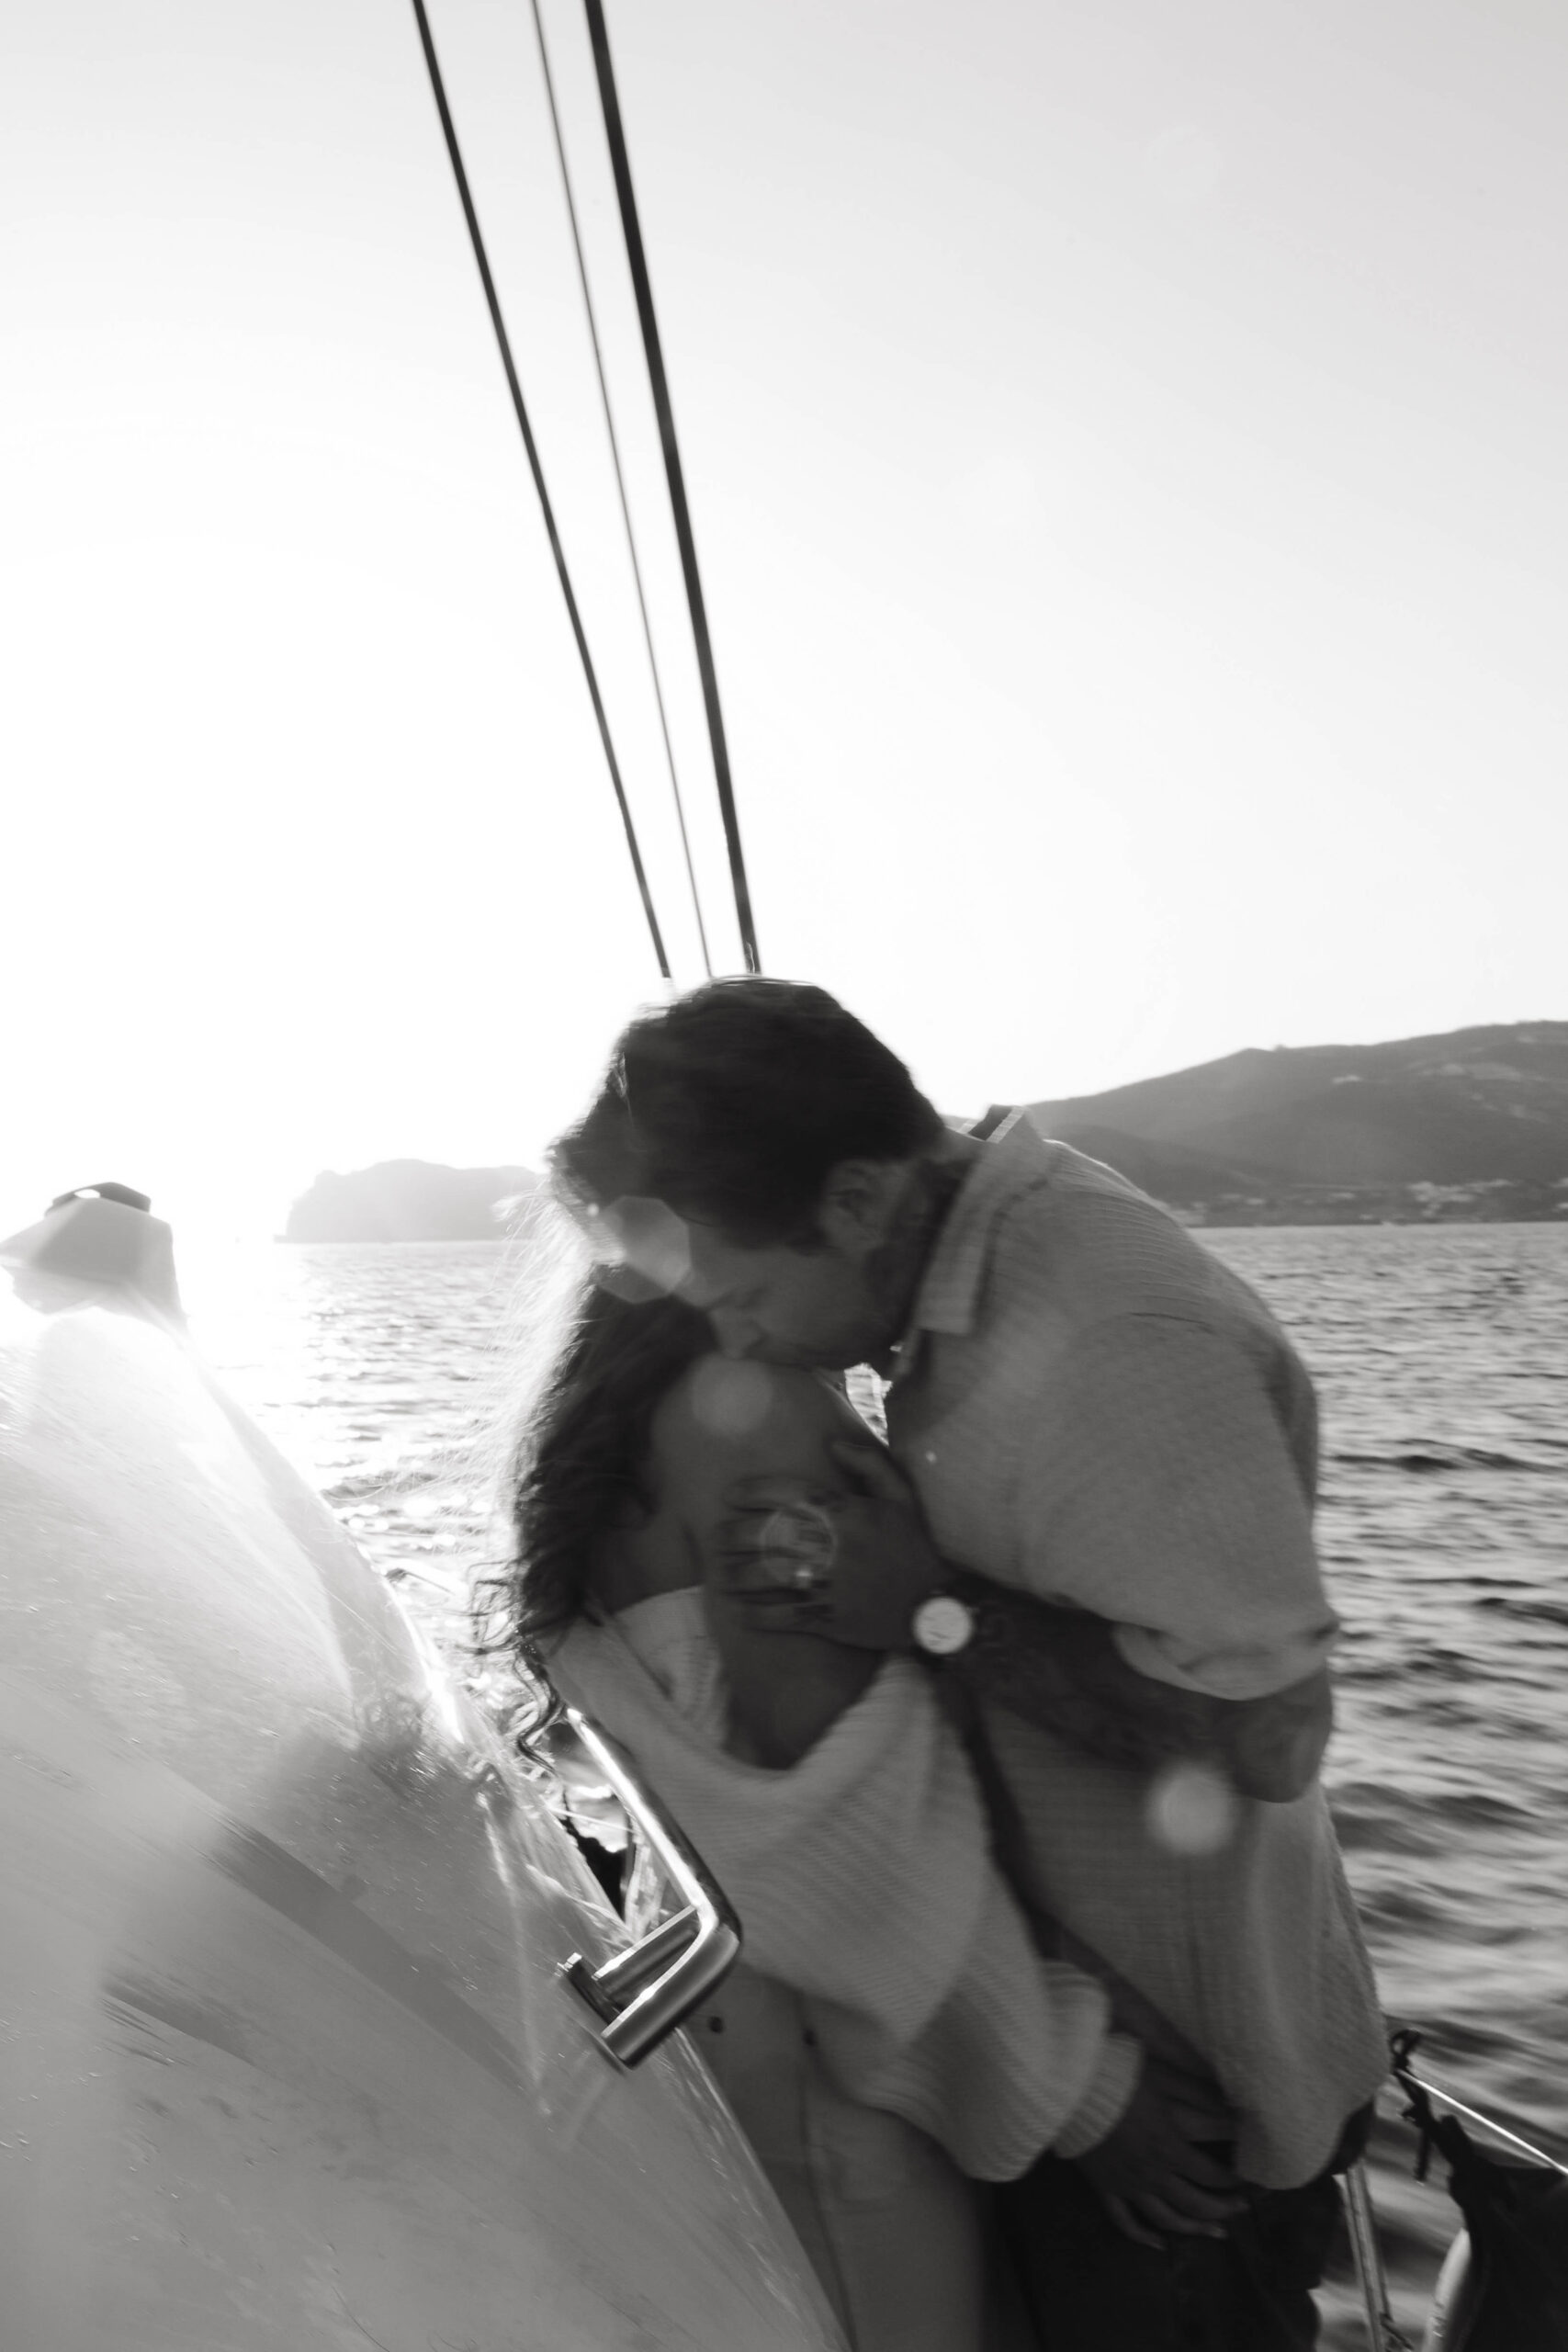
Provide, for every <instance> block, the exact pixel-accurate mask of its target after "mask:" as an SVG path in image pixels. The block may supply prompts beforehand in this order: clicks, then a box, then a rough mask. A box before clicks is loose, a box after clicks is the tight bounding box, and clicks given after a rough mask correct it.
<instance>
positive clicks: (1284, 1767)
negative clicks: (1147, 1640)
mask: <svg viewBox="0 0 1568 2352" xmlns="http://www.w3.org/2000/svg"><path fill="white" fill-rule="evenodd" d="M946 1589H947V1590H948V1591H950V1592H953V1593H956V1594H957V1595H958V1597H959V1599H960V1600H964V1602H966V1603H967V1604H968V1606H969V1608H970V1609H971V1610H972V1611H974V1615H975V1625H976V1630H975V1637H974V1639H973V1640H972V1641H971V1642H970V1643H969V1645H968V1646H967V1647H966V1648H964V1649H962V1650H960V1651H958V1652H957V1653H956V1654H955V1656H953V1657H952V1658H951V1659H950V1660H949V1661H948V1663H947V1666H946V1668H945V1670H946V1671H947V1672H949V1673H952V1674H956V1675H958V1676H959V1677H960V1678H961V1679H963V1680H964V1682H965V1683H966V1684H967V1685H968V1687H969V1688H970V1690H971V1691H974V1693H975V1694H976V1697H981V1698H985V1699H989V1700H992V1701H994V1702H996V1703H997V1704H998V1705H1000V1706H1004V1707H1007V1708H1008V1709H1010V1711H1011V1712H1012V1713H1015V1714H1020V1715H1024V1716H1027V1717H1028V1718H1029V1720H1030V1721H1031V1722H1032V1723H1038V1724H1043V1725H1044V1726H1045V1727H1046V1729H1048V1730H1050V1731H1054V1732H1055V1734H1056V1735H1057V1736H1058V1737H1059V1738H1062V1739H1065V1740H1066V1741H1068V1742H1069V1743H1070V1744H1071V1745H1072V1746H1073V1747H1081V1748H1084V1749H1086V1750H1087V1751H1088V1753H1089V1754H1090V1755H1091V1756H1098V1757H1100V1758H1104V1760H1105V1761H1107V1762H1108V1763H1112V1764H1124V1765H1127V1766H1130V1767H1132V1768H1133V1769H1134V1770H1158V1768H1159V1767H1160V1766H1162V1765H1165V1764H1169V1763H1172V1762H1177V1761H1186V1760H1192V1761H1198V1762H1203V1763H1210V1764H1213V1765H1214V1766H1215V1767H1217V1768H1218V1769H1219V1770H1221V1771H1223V1772H1224V1775H1225V1777H1226V1778H1227V1779H1228V1780H1229V1781H1231V1783H1232V1785H1233V1786H1234V1787H1235V1789H1237V1790H1238V1791H1239V1792H1240V1793H1241V1794H1242V1795H1243V1796H1247V1797H1259V1798H1261V1799H1263V1800H1264V1802H1265V1803H1267V1804H1289V1803H1290V1802H1291V1800H1292V1798H1294V1797H1299V1796H1301V1795H1303V1793H1304V1792H1305V1791H1306V1790H1307V1789H1309V1788H1310V1787H1311V1785H1312V1783H1313V1781H1314V1778H1315V1777H1316V1774H1317V1770H1318V1767H1319V1765H1320V1764H1321V1763H1322V1761H1323V1756H1324V1751H1325V1748H1326V1747H1327V1745H1328V1739H1329V1735H1330V1733H1331V1731H1332V1730H1333V1727H1334V1702H1333V1697H1332V1693H1331V1691H1330V1689H1329V1681H1328V1672H1327V1668H1324V1667H1320V1668H1318V1669H1317V1671H1316V1672H1315V1673H1314V1674H1311V1675H1308V1676H1307V1677H1306V1678H1305V1679H1304V1680H1303V1681H1300V1682H1296V1683H1293V1684H1292V1685H1291V1686H1290V1688H1289V1689H1287V1690H1284V1691H1270V1692H1269V1694H1268V1695H1267V1696H1266V1697H1263V1698H1259V1699H1216V1698H1213V1697H1211V1695H1210V1694H1209V1693H1208V1692H1207V1691H1188V1690H1181V1689H1179V1688H1178V1687H1177V1686H1176V1685H1175V1684H1174V1683H1169V1682H1156V1680H1155V1679H1153V1677H1152V1676H1150V1675H1146V1674H1140V1673H1139V1672H1138V1670H1137V1668H1135V1667H1131V1666H1129V1665H1128V1664H1127V1661H1126V1660H1125V1658H1123V1657H1122V1654H1121V1652H1120V1650H1118V1648H1117V1647H1116V1644H1115V1639H1114V1634H1113V1629H1112V1627H1111V1625H1109V1624H1108V1623H1106V1621H1105V1620H1104V1618H1102V1617H1091V1616H1089V1615H1088V1614H1087V1613H1085V1612H1084V1611H1081V1610H1074V1609H1060V1608H1056V1607H1055V1606H1053V1604H1052V1603H1051V1602H1049V1601H1045V1600H1035V1599H1034V1598H1033V1596H1032V1594H1030V1593H1025V1592H1015V1591H1012V1590H1010V1589H1008V1588H1006V1587H1004V1586H1001V1585H996V1584H992V1583H990V1582H988V1581H987V1578H986V1577H977V1576H972V1575H967V1574H965V1573H964V1571H962V1570H952V1571H950V1572H949V1573H948V1576H947V1578H946Z"/></svg>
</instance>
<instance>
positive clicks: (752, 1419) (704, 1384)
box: [692, 1356, 773, 1438]
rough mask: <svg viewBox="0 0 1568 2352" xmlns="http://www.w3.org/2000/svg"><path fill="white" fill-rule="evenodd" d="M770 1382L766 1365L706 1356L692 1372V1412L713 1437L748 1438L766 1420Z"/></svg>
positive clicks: (770, 1378)
mask: <svg viewBox="0 0 1568 2352" xmlns="http://www.w3.org/2000/svg"><path fill="white" fill-rule="evenodd" d="M772 1402H773V1378H772V1375H771V1374H770V1373H769V1371H768V1369H767V1367H766V1365H765V1364H760V1363H746V1362H744V1361H743V1360H741V1361H739V1362H738V1361H737V1360H735V1359H734V1358H732V1357H729V1356H705V1357H704V1359H703V1361H702V1363H699V1364H698V1365H697V1366H696V1368H695V1370H694V1372H693V1374H692V1411H693V1413H694V1416H695V1418H696V1419H697V1420H698V1421H699V1422H700V1423H701V1425H702V1427H703V1428H704V1429H705V1430H707V1431H708V1433H709V1435H710V1436H712V1437H724V1438H734V1437H750V1434H751V1432H752V1430H756V1429H760V1428H761V1425H762V1423H763V1421H764V1420H765V1419H767V1413H768V1407H769V1405H770V1404H771V1403H772Z"/></svg>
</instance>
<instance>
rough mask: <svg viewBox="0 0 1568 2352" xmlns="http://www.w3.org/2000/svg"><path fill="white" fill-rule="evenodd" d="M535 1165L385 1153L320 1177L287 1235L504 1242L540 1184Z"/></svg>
mask: <svg viewBox="0 0 1568 2352" xmlns="http://www.w3.org/2000/svg"><path fill="white" fill-rule="evenodd" d="M538 1182H539V1179H538V1177H537V1176H536V1175H535V1174H534V1173H533V1171H532V1170H530V1169H527V1168H442V1167H438V1166H436V1165H435V1164H434V1162H432V1161H430V1160H428V1159H383V1160H381V1161H380V1162H379V1163H378V1166H376V1167H374V1168H361V1169H357V1170H355V1171H354V1173H353V1174H351V1175H347V1176H339V1175H337V1174H335V1173H334V1172H333V1170H330V1169H329V1170H325V1171H324V1172H323V1173H322V1174H321V1175H320V1176H318V1177H317V1179H316V1181H315V1182H314V1183H313V1184H312V1185H311V1186H310V1191H309V1192H308V1193H300V1195H299V1199H298V1200H297V1201H296V1202H295V1203H294V1205H293V1206H292V1208H291V1209H290V1210H289V1212H288V1224H287V1225H286V1226H285V1227H284V1230H283V1234H282V1237H281V1238H283V1239H284V1240H285V1241H496V1240H499V1239H500V1238H501V1236H502V1234H503V1233H504V1231H505V1230H506V1226H507V1222H508V1218H509V1216H510V1214H511V1212H512V1210H513V1207H514V1206H515V1204H517V1203H518V1202H519V1201H521V1200H522V1199H523V1198H524V1197H525V1195H526V1194H527V1193H532V1192H533V1191H534V1190H535V1189H536V1186H537V1184H538Z"/></svg>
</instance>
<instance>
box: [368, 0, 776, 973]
mask: <svg viewBox="0 0 1568 2352" xmlns="http://www.w3.org/2000/svg"><path fill="white" fill-rule="evenodd" d="M415 5H416V6H417V5H418V0H415ZM583 6H584V8H585V9H586V11H587V16H588V33H589V39H590V40H591V41H592V46H593V66H594V71H595V73H596V74H598V77H599V102H600V106H601V108H602V109H603V112H604V135H605V138H606V139H607V141H609V148H610V163H611V166H612V168H613V170H614V172H615V195H616V198H617V199H618V201H619V204H620V208H621V229H622V232H623V234H624V235H625V238H626V259H627V262H628V263H629V265H630V267H631V275H632V287H633V290H634V291H635V293H636V295H637V318H638V321H639V322H640V323H641V327H642V344H643V350H644V352H645V353H646V354H647V357H648V375H649V384H650V386H651V388H652V391H653V405H654V408H655V410H656V412H657V413H658V417H659V437H660V442H661V443H662V445H663V449H664V472H665V477H666V479H667V481H668V482H669V484H670V503H671V507H672V508H673V510H674V516H675V537H676V538H677V540H678V541H679V543H680V548H681V570H682V573H683V574H684V577H685V582H686V603H687V605H688V606H689V607H690V610H691V616H692V634H693V636H694V638H695V639H696V648H697V667H698V669H699V671H700V672H701V673H702V682H703V703H704V706H705V709H706V712H707V722H708V736H709V740H710V741H711V742H712V744H713V764H714V776H715V780H716V783H717V786H718V805H719V813H720V815H721V816H722V817H723V820H724V838H725V842H726V845H727V846H728V851H729V876H730V881H731V883H732V884H733V886H734V890H735V913H736V920H737V921H738V922H739V926H740V945H741V950H742V952H743V954H744V956H745V958H746V968H747V970H748V971H749V972H760V971H761V968H762V962H761V956H760V955H759V953H758V950H757V929H756V924H755V922H754V921H753V918H752V913H751V893H750V888H749V886H748V883H747V880H746V861H745V858H744V856H743V855H742V854H741V848H740V823H739V818H738V817H737V815H736V810H735V791H734V786H733V785H732V784H731V781H730V775H729V751H728V745H727V743H726V741H725V735H724V715H723V712H722V711H721V709H720V707H719V700H718V677H717V673H716V671H715V669H714V661H713V643H712V639H711V638H710V636H709V633H708V621H707V608H706V606H705V604H704V602H703V583H702V578H701V575H700V573H699V572H698V570H697V549H696V542H695V541H694V538H693V537H692V516H691V510H690V508H689V506H688V504H687V503H686V483H685V477H684V474H683V473H682V468H681V451H680V447H679V445H678V443H677V441H676V438H675V417H674V412H673V410H672V409H671V404H670V385H669V380H668V379H667V377H666V376H665V372H664V354H663V350H662V347H661V345H660V340H659V322H658V320H657V318H656V317H655V315H654V309H653V288H652V287H651V286H650V284H649V276H648V261H647V257H646V255H645V254H644V253H643V246H642V230H641V227H640V225H639V223H638V220H637V198H636V196H635V195H634V194H633V191H632V174H631V164H630V162H629V161H628V159H627V155H626V134H625V132H624V131H623V130H622V128H621V107H620V101H619V99H618V97H617V96H616V94H615V68H614V66H613V65H612V63H611V61H610V36H609V32H608V30H607V29H606V27H605V23H604V6H603V0H583Z"/></svg>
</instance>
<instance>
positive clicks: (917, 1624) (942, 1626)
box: [914, 1592, 975, 1657]
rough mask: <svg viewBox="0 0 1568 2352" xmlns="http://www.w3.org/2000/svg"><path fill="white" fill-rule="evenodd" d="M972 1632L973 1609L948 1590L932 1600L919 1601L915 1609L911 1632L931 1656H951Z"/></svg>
mask: <svg viewBox="0 0 1568 2352" xmlns="http://www.w3.org/2000/svg"><path fill="white" fill-rule="evenodd" d="M974 1631H975V1612H974V1611H973V1610H972V1609H970V1608H968V1607H967V1606H966V1605H965V1604H964V1602H963V1601H962V1600H954V1598H953V1595H952V1593H950V1592H939V1593H938V1594H937V1596H936V1598H935V1599H934V1600H922V1601H921V1603H920V1605H919V1608H918V1609H917V1610H916V1611H915V1616H914V1634H915V1639H916V1641H917V1642H918V1643H919V1645H920V1647H921V1649H923V1650H929V1651H930V1652H931V1656H932V1657H952V1655H953V1651H954V1650H961V1649H962V1648H963V1647H964V1644H965V1643H966V1642H967V1641H968V1639H969V1636H970V1635H971V1634H973V1632H974Z"/></svg>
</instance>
